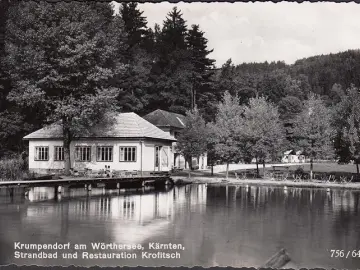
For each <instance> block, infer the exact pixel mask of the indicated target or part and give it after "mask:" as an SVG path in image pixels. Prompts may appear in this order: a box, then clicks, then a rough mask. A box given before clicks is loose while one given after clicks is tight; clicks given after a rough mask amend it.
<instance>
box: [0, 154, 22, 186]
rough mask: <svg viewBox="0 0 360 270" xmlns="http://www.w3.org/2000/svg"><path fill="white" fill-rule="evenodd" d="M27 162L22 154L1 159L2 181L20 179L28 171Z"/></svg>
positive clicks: (0, 174) (0, 171)
mask: <svg viewBox="0 0 360 270" xmlns="http://www.w3.org/2000/svg"><path fill="white" fill-rule="evenodd" d="M26 169H27V162H26V160H24V159H23V158H22V157H21V156H20V155H18V156H17V157H14V158H7V159H2V160H0V181H10V180H20V179H22V178H23V176H24V173H26Z"/></svg>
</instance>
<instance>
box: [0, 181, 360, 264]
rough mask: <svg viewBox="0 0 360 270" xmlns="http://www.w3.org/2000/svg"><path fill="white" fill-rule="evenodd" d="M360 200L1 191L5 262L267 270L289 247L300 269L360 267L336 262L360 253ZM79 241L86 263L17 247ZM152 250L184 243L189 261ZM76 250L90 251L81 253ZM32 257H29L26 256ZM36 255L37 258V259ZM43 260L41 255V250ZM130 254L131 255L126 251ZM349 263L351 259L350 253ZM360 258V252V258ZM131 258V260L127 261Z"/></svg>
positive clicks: (268, 192) (265, 194)
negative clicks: (335, 253)
mask: <svg viewBox="0 0 360 270" xmlns="http://www.w3.org/2000/svg"><path fill="white" fill-rule="evenodd" d="M359 213H360V192H358V191H349V190H332V191H331V192H330V193H328V192H326V190H324V189H301V188H288V189H287V190H284V189H282V188H275V187H255V186H252V187H249V188H246V187H242V186H241V187H239V186H238V187H236V186H227V187H225V186H222V187H220V186H211V185H208V186H205V185H189V186H184V187H175V188H172V189H168V190H151V189H146V190H138V191H136V190H133V191H131V190H130V191H126V192H125V191H120V192H118V191H107V190H104V189H93V190H92V192H91V194H90V195H88V194H87V192H86V191H85V190H84V189H71V190H64V191H63V193H62V194H61V197H59V198H54V195H53V190H52V189H47V188H35V189H32V190H31V191H30V192H29V194H28V196H27V197H26V198H25V196H23V195H21V190H18V191H17V192H16V195H15V197H13V198H10V197H9V196H8V195H6V193H5V190H1V191H0V217H1V218H0V264H2V265H3V264H10V263H15V264H18V265H19V264H21V265H23V264H27V265H28V264H37V265H71V264H75V265H83V266H90V265H100V266H124V265H126V266H137V265H143V266H160V265H165V266H182V265H183V266H189V267H191V266H194V265H200V266H204V267H210V266H233V267H251V266H254V267H259V266H261V265H262V264H264V263H265V262H266V260H267V259H268V258H270V257H271V256H272V255H273V254H274V253H276V252H277V251H278V250H279V249H281V248H285V249H286V250H287V251H288V253H289V254H290V257H291V258H292V262H293V263H294V264H295V265H296V266H298V267H307V268H310V267H322V268H332V267H334V268H337V269H342V268H347V269H356V268H359V267H360V257H357V258H353V257H352V256H351V255H350V256H349V257H348V258H332V257H331V249H338V250H344V251H345V252H347V251H353V250H360V214H359ZM17 241H19V242H21V243H26V244H33V243H38V244H54V243H68V242H70V250H66V252H65V253H71V254H74V253H76V252H77V254H78V258H77V259H76V258H75V259H74V258H73V259H69V258H66V259H65V258H62V256H61V254H62V252H64V251H63V250H62V251H60V250H58V258H57V259H44V258H41V259H39V258H38V259H29V258H26V259H20V258H14V251H15V249H14V248H15V245H14V242H17ZM101 242H103V243H117V244H139V245H142V247H143V248H144V250H126V251H124V250H105V251H102V253H104V252H106V253H114V252H115V253H120V252H127V253H128V255H129V254H130V255H131V254H135V255H134V256H136V257H137V258H136V259H126V258H123V259H121V258H120V259H119V258H113V259H89V258H87V259H86V258H84V259H83V258H81V256H82V255H83V252H88V253H99V251H96V250H93V249H92V248H91V243H101ZM149 243H164V244H165V243H166V244H167V243H173V244H181V245H182V246H181V247H183V248H184V249H180V250H161V252H178V253H179V254H180V258H174V259H160V258H158V259H148V258H142V252H158V251H159V250H152V249H151V250H150V249H149ZM75 244H85V245H87V250H85V251H84V250H75V246H74V245H75ZM20 251H23V252H29V251H24V250H20ZM31 252H35V251H31ZM35 253H37V251H36V252H35ZM123 254H124V253H123ZM345 255H346V254H345ZM359 255H360V254H359ZM124 256H125V255H124Z"/></svg>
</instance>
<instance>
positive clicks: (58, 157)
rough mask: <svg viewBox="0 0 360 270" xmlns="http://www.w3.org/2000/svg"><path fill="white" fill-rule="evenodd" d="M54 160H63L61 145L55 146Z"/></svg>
mask: <svg viewBox="0 0 360 270" xmlns="http://www.w3.org/2000/svg"><path fill="white" fill-rule="evenodd" d="M54 160H56V161H62V160H64V147H62V146H55V157H54Z"/></svg>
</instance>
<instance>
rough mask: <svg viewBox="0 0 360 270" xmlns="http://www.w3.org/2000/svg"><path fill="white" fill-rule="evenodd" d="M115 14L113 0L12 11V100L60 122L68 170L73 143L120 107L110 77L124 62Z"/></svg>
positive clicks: (26, 5)
mask: <svg viewBox="0 0 360 270" xmlns="http://www.w3.org/2000/svg"><path fill="white" fill-rule="evenodd" d="M112 13H113V11H112V7H111V6H110V4H108V3H95V2H94V3H90V4H88V3H83V2H55V3H47V2H21V3H20V4H19V5H18V6H17V7H16V8H12V9H11V11H10V13H9V22H8V29H7V31H8V32H7V34H8V36H7V47H6V49H7V58H6V61H7V68H8V69H9V70H10V74H11V79H12V82H13V85H14V88H13V89H12V91H11V92H10V94H9V96H8V99H9V100H11V101H14V102H16V103H17V104H19V106H23V107H38V108H42V110H43V111H45V112H46V114H47V117H48V121H52V122H54V121H59V123H61V125H62V128H63V143H64V159H65V172H66V173H67V174H68V173H69V170H70V142H71V141H72V140H73V139H74V138H76V137H77V136H79V135H80V134H82V133H84V132H86V131H87V130H88V127H89V126H92V125H94V124H96V123H97V122H98V121H100V120H101V119H103V116H104V115H105V112H107V111H112V110H115V109H116V108H115V100H116V96H117V94H118V92H119V89H118V88H116V87H114V85H112V83H113V81H112V80H113V78H114V77H115V76H116V75H118V74H119V73H121V72H122V70H123V68H122V67H123V65H122V64H121V63H119V62H116V56H117V51H118V47H119V44H121V35H120V34H121V29H120V28H119V25H117V23H118V21H117V20H115V19H114V18H113V17H112ZM18 18H22V19H21V20H18Z"/></svg>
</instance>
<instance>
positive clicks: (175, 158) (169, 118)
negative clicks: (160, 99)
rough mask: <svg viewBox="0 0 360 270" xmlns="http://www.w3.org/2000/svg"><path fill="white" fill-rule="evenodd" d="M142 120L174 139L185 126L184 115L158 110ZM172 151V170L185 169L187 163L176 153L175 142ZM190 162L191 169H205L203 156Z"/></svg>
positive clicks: (205, 162)
mask: <svg viewBox="0 0 360 270" xmlns="http://www.w3.org/2000/svg"><path fill="white" fill-rule="evenodd" d="M143 118H144V119H145V120H147V121H149V122H150V123H152V124H153V125H155V126H157V127H158V128H160V129H161V130H163V131H165V132H167V133H168V134H169V135H170V136H173V137H174V138H175V139H176V138H177V137H178V136H179V134H180V133H181V132H182V130H183V129H184V128H185V126H186V118H185V116H184V115H182V114H178V113H173V112H168V111H164V110H160V109H157V110H155V111H153V112H151V113H149V114H147V115H145V116H144V117H143ZM172 149H173V151H172V158H171V159H172V166H173V167H174V168H180V169H184V168H187V167H188V164H187V162H185V158H184V157H183V156H182V155H180V153H178V152H177V151H176V142H174V143H173V145H172ZM192 162H193V163H192V165H193V167H198V168H199V169H206V167H207V156H206V154H205V155H202V156H201V157H200V158H199V159H196V158H193V161H192Z"/></svg>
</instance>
